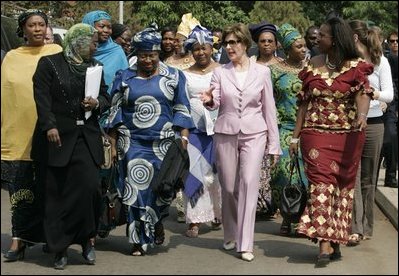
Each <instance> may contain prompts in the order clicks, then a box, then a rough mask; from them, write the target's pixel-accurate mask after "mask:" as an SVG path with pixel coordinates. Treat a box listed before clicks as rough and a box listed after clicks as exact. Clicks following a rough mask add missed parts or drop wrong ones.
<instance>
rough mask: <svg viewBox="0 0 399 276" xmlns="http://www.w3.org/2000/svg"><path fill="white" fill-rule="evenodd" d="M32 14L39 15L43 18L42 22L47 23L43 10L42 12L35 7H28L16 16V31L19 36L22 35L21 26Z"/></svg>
mask: <svg viewBox="0 0 399 276" xmlns="http://www.w3.org/2000/svg"><path fill="white" fill-rule="evenodd" d="M34 15H38V16H41V17H42V18H43V19H44V22H46V25H48V18H47V15H46V14H45V13H44V12H42V11H41V10H36V9H29V10H27V11H25V12H23V13H22V14H20V15H19V16H18V28H17V31H16V33H17V35H18V36H19V37H23V36H24V31H23V27H24V25H25V23H26V21H28V19H29V18H30V17H31V16H34Z"/></svg>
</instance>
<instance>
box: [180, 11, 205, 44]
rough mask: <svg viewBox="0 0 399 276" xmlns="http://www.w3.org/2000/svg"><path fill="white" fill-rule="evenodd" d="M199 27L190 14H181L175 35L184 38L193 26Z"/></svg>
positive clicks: (198, 23)
mask: <svg viewBox="0 0 399 276" xmlns="http://www.w3.org/2000/svg"><path fill="white" fill-rule="evenodd" d="M197 25H201V24H200V22H199V21H198V20H197V19H196V18H195V17H193V15H192V13H186V14H183V16H182V17H181V23H180V25H179V27H178V28H177V33H178V34H181V35H182V36H184V37H185V38H187V37H188V35H189V34H190V33H191V31H192V30H193V29H194V27H195V26H197Z"/></svg>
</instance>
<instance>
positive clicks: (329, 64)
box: [326, 54, 337, 70]
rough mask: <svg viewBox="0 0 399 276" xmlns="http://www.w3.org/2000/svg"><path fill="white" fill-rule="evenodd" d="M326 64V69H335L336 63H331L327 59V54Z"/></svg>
mask: <svg viewBox="0 0 399 276" xmlns="http://www.w3.org/2000/svg"><path fill="white" fill-rule="evenodd" d="M326 66H327V68H328V69H330V70H335V69H337V65H335V64H332V63H331V62H330V61H329V60H328V54H326Z"/></svg>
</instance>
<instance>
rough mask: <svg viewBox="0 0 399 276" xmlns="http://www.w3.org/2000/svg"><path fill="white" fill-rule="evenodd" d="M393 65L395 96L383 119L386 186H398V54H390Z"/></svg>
mask: <svg viewBox="0 0 399 276" xmlns="http://www.w3.org/2000/svg"><path fill="white" fill-rule="evenodd" d="M388 61H389V64H390V65H391V73H392V82H393V86H394V87H393V91H394V98H393V101H392V102H390V103H389V104H388V106H387V110H386V111H385V113H384V115H383V117H382V119H383V121H384V142H383V145H382V151H381V158H380V163H381V159H382V157H383V158H384V159H385V166H386V170H385V181H384V182H385V186H388V187H398V181H397V180H396V172H397V169H398V116H397V113H398V56H395V55H392V54H391V55H389V56H388Z"/></svg>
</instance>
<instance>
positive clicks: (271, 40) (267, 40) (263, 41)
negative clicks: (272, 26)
mask: <svg viewBox="0 0 399 276" xmlns="http://www.w3.org/2000/svg"><path fill="white" fill-rule="evenodd" d="M259 42H260V43H266V42H267V43H269V44H271V43H273V42H274V40H273V39H261V40H259Z"/></svg>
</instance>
